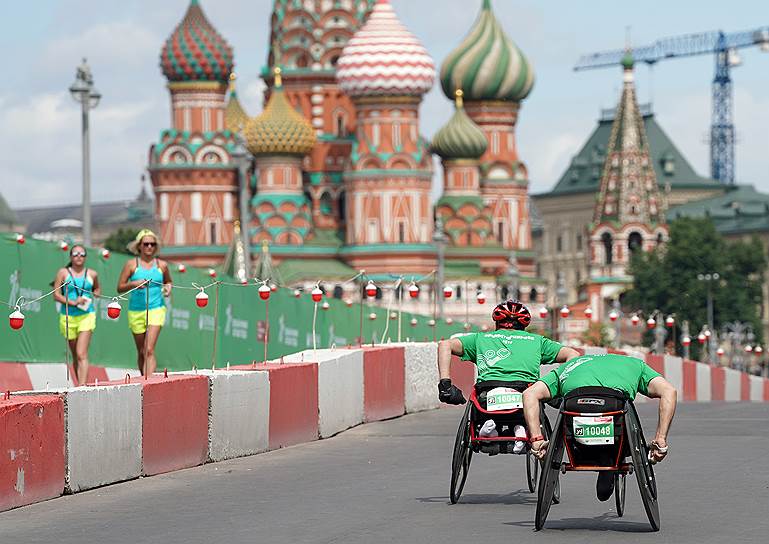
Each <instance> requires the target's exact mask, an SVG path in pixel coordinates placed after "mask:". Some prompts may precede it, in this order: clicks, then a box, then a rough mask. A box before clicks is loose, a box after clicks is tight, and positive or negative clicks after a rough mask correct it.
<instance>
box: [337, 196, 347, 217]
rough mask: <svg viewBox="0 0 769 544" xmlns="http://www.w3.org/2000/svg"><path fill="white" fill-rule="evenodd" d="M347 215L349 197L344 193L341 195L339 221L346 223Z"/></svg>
mask: <svg viewBox="0 0 769 544" xmlns="http://www.w3.org/2000/svg"><path fill="white" fill-rule="evenodd" d="M346 215H347V196H346V195H345V192H344V191H342V192H341V193H339V219H341V220H342V221H344V220H345V217H346Z"/></svg>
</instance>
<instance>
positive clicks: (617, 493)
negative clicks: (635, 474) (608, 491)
mask: <svg viewBox="0 0 769 544" xmlns="http://www.w3.org/2000/svg"><path fill="white" fill-rule="evenodd" d="M626 480H627V474H622V473H621V472H617V473H616V474H614V504H615V505H616V506H617V517H619V518H621V517H622V516H623V515H624V514H625V481H626Z"/></svg>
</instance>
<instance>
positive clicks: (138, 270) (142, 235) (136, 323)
mask: <svg viewBox="0 0 769 544" xmlns="http://www.w3.org/2000/svg"><path fill="white" fill-rule="evenodd" d="M128 249H129V251H131V253H133V254H134V255H136V258H134V259H131V260H130V261H128V262H127V263H125V266H123V270H122V272H121V273H120V279H119V280H118V285H117V291H118V293H125V292H126V291H131V289H134V290H133V291H131V293H130V295H129V299H128V327H129V328H130V329H131V332H132V333H133V336H134V342H135V343H136V353H137V365H138V367H139V371H140V372H141V373H142V375H143V376H151V375H152V373H153V372H155V368H156V367H157V360H156V359H155V345H156V344H157V342H158V336H159V335H160V329H161V328H162V327H163V325H164V324H165V322H166V301H165V298H164V297H167V296H170V295H171V285H172V280H171V272H170V271H169V270H168V263H166V262H165V261H164V260H162V259H158V258H157V257H156V256H155V255H156V254H157V252H158V249H159V244H158V237H157V236H156V235H155V233H154V232H152V231H151V230H149V229H143V230H141V231H139V233H138V234H137V235H136V239H135V240H134V241H133V242H131V243H130V244H128Z"/></svg>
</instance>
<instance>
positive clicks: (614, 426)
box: [534, 387, 660, 531]
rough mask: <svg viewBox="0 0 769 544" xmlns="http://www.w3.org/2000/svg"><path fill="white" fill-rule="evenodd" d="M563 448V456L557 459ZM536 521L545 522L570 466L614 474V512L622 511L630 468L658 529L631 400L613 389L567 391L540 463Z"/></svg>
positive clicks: (650, 476)
mask: <svg viewBox="0 0 769 544" xmlns="http://www.w3.org/2000/svg"><path fill="white" fill-rule="evenodd" d="M564 450H566V454H567V458H568V461H567V462H562V460H563V452H564ZM542 467H543V468H542V475H541V477H540V480H539V494H538V496H537V513H536V517H535V523H534V525H535V527H536V529H537V530H538V531H539V530H540V529H542V527H544V525H545V521H546V520H547V515H548V513H549V511H550V505H551V503H552V497H553V495H554V494H555V493H556V492H558V494H559V495H560V487H559V475H560V474H566V473H567V472H571V471H596V472H602V471H609V472H612V473H613V475H614V476H613V478H614V501H615V505H616V507H617V515H618V516H619V517H622V515H623V514H624V512H625V480H626V478H627V476H628V474H632V473H635V475H636V480H638V488H639V490H640V491H641V499H642V501H643V505H644V509H645V510H646V515H647V517H648V518H649V524H650V525H651V527H652V530H653V531H659V529H660V512H659V503H658V502H657V482H656V480H655V478H654V469H653V467H652V463H651V461H650V460H649V447H648V445H647V443H646V439H645V438H644V435H643V430H642V429H641V422H640V420H639V418H638V413H637V412H636V409H635V406H634V404H633V401H632V400H630V399H628V398H627V397H626V396H625V394H624V393H623V392H621V391H618V390H616V389H609V388H605V387H580V388H578V389H575V390H574V391H572V392H570V393H569V394H567V395H566V396H565V397H564V399H563V401H562V403H561V407H560V409H559V412H558V417H557V419H556V422H555V427H554V430H553V433H552V437H551V438H550V443H549V445H548V448H547V453H546V454H545V458H544V462H543V464H542Z"/></svg>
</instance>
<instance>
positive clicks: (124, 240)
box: [104, 228, 139, 253]
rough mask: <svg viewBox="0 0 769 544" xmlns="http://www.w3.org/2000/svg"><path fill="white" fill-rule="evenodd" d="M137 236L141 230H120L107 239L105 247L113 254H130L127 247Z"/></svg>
mask: <svg viewBox="0 0 769 544" xmlns="http://www.w3.org/2000/svg"><path fill="white" fill-rule="evenodd" d="M137 234H139V229H130V228H127V229H123V228H120V229H118V230H116V231H115V232H113V233H112V234H110V235H109V236H108V237H107V239H106V240H105V241H104V247H105V248H106V249H109V250H110V251H112V252H113V253H128V248H127V247H126V246H127V245H128V243H129V242H132V241H133V240H134V238H136V235H137Z"/></svg>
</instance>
